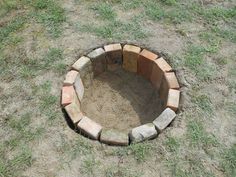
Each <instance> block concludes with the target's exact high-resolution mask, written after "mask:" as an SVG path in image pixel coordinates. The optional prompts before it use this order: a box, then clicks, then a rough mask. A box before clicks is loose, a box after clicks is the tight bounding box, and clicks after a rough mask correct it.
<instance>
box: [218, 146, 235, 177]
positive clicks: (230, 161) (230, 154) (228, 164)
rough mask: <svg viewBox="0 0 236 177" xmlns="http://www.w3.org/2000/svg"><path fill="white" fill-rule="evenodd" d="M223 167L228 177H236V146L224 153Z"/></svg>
mask: <svg viewBox="0 0 236 177" xmlns="http://www.w3.org/2000/svg"><path fill="white" fill-rule="evenodd" d="M221 167H222V168H223V171H224V173H225V174H226V176H228V177H231V176H232V177H233V176H236V144H234V145H232V146H231V147H230V148H229V149H225V151H224V152H222V157H221Z"/></svg>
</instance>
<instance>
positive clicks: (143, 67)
mask: <svg viewBox="0 0 236 177" xmlns="http://www.w3.org/2000/svg"><path fill="white" fill-rule="evenodd" d="M157 57H158V56H157V55H156V54H154V53H152V52H150V51H148V50H146V49H143V50H142V52H141V53H140V55H139V59H138V74H139V75H141V76H143V77H144V78H146V79H147V80H150V77H151V74H152V68H153V65H154V60H155V59H157Z"/></svg>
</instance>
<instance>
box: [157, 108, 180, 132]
mask: <svg viewBox="0 0 236 177" xmlns="http://www.w3.org/2000/svg"><path fill="white" fill-rule="evenodd" d="M175 116H176V114H175V112H174V111H173V110H172V109H170V108H166V109H165V110H164V111H163V112H162V113H161V114H160V115H159V116H158V117H157V118H156V119H155V120H154V121H153V124H154V125H155V127H156V129H157V131H158V132H162V131H163V130H164V129H165V128H166V127H167V126H168V125H169V124H170V123H171V122H172V121H173V120H174V118H175Z"/></svg>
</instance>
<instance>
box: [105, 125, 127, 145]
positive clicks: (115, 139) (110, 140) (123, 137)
mask: <svg viewBox="0 0 236 177" xmlns="http://www.w3.org/2000/svg"><path fill="white" fill-rule="evenodd" d="M100 141H101V142H102V143H105V144H109V145H119V146H127V145H128V144H129V137H128V134H126V133H123V132H119V131H117V130H113V129H109V130H104V129H103V130H102V133H101V136H100Z"/></svg>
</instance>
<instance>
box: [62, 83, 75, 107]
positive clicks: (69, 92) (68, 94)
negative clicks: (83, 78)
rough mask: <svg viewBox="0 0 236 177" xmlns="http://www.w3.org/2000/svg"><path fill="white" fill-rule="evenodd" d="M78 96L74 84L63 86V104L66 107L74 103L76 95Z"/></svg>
mask: <svg viewBox="0 0 236 177" xmlns="http://www.w3.org/2000/svg"><path fill="white" fill-rule="evenodd" d="M75 96H76V94H75V90H74V87H73V85H71V86H63V87H62V93H61V105H62V106H63V107H64V106H66V105H68V104H70V103H72V101H73V99H74V97H75Z"/></svg>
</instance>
